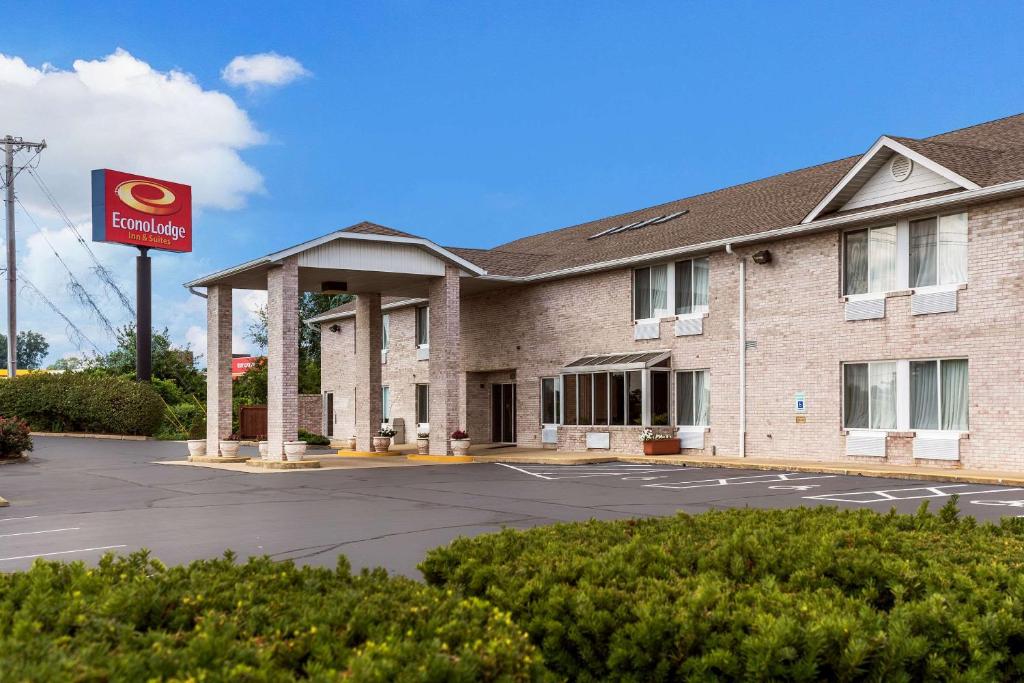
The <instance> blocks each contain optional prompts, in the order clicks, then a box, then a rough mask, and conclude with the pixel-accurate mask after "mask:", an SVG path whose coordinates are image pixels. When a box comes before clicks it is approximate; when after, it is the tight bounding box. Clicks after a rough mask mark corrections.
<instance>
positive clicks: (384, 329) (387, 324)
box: [380, 313, 391, 351]
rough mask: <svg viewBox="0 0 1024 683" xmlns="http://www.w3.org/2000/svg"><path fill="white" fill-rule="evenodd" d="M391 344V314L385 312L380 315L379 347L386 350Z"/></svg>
mask: <svg viewBox="0 0 1024 683" xmlns="http://www.w3.org/2000/svg"><path fill="white" fill-rule="evenodd" d="M390 346H391V316H390V315H388V314H387V313H385V314H384V315H383V316H381V335H380V348H381V350H382V351H387V350H388V348H389V347H390Z"/></svg>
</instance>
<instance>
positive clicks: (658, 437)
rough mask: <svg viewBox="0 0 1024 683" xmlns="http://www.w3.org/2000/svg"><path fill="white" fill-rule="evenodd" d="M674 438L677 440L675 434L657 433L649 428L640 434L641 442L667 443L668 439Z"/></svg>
mask: <svg viewBox="0 0 1024 683" xmlns="http://www.w3.org/2000/svg"><path fill="white" fill-rule="evenodd" d="M674 438H676V437H675V435H673V434H664V433H661V432H656V431H654V430H653V429H651V428H650V427H648V428H647V429H645V430H644V431H642V432H640V440H641V441H666V440H668V439H674Z"/></svg>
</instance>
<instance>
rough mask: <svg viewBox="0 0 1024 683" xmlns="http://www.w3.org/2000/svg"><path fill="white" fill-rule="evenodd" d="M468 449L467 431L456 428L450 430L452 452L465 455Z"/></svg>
mask: <svg viewBox="0 0 1024 683" xmlns="http://www.w3.org/2000/svg"><path fill="white" fill-rule="evenodd" d="M467 451H469V432H467V431H466V430H465V429H456V430H455V431H454V432H452V454H454V455H465V454H466V452H467Z"/></svg>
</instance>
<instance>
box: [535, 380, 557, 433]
mask: <svg viewBox="0 0 1024 683" xmlns="http://www.w3.org/2000/svg"><path fill="white" fill-rule="evenodd" d="M559 394H560V392H559V390H558V378H557V377H544V378H542V379H541V380H540V421H541V424H547V425H553V424H558V423H559V422H561V420H562V402H561V399H562V397H561V396H560V395H559Z"/></svg>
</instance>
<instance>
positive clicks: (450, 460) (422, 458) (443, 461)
mask: <svg viewBox="0 0 1024 683" xmlns="http://www.w3.org/2000/svg"><path fill="white" fill-rule="evenodd" d="M405 459H406V460H414V461H416V462H432V463H436V464H438V465H458V464H459V463H467V462H476V458H475V456H472V455H419V454H413V455H407V456H405Z"/></svg>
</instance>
